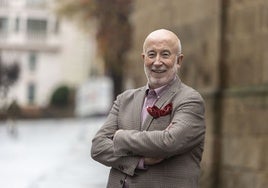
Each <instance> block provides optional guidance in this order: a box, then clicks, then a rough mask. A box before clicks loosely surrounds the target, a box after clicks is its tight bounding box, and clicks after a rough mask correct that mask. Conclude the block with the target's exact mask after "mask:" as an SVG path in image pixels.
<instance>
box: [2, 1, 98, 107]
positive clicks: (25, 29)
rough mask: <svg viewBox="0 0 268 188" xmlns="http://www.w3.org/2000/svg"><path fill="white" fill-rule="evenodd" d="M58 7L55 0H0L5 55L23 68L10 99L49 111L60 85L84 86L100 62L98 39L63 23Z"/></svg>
mask: <svg viewBox="0 0 268 188" xmlns="http://www.w3.org/2000/svg"><path fill="white" fill-rule="evenodd" d="M55 1H56V0H55ZM52 7H53V0H50V1H49V0H0V54H1V56H2V60H3V61H4V62H6V63H13V62H14V61H16V62H18V63H19V65H20V77H19V80H18V82H17V83H16V84H15V85H14V86H12V87H11V90H10V92H9V98H16V99H17V101H18V103H19V105H21V106H29V105H30V106H32V105H33V106H39V107H44V106H46V105H47V104H48V103H49V100H50V97H51V94H52V92H53V91H54V89H55V88H56V87H58V86H59V85H61V84H66V85H69V86H71V87H76V86H77V85H79V84H80V83H82V82H84V81H85V80H87V78H88V76H89V72H90V63H91V62H92V61H93V60H94V58H95V39H94V37H93V35H92V34H86V33H83V32H82V31H80V30H79V28H77V26H76V25H75V24H72V23H71V22H67V21H66V20H59V19H58V18H57V17H56V15H55V14H54V13H53V11H52Z"/></svg>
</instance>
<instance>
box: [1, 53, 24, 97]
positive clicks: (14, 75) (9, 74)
mask: <svg viewBox="0 0 268 188" xmlns="http://www.w3.org/2000/svg"><path fill="white" fill-rule="evenodd" d="M19 73H20V67H19V65H18V63H17V62H14V63H13V64H10V65H6V64H4V63H3V62H2V58H1V56H0V95H1V98H5V97H6V96H7V93H8V89H9V87H10V86H11V85H12V84H14V83H15V82H16V81H17V80H18V78H19Z"/></svg>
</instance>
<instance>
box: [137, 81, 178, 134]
mask: <svg viewBox="0 0 268 188" xmlns="http://www.w3.org/2000/svg"><path fill="white" fill-rule="evenodd" d="M180 83H181V81H180V79H179V78H178V77H177V80H175V81H174V82H173V83H172V84H171V85H170V86H169V88H168V89H167V91H166V92H165V93H164V94H163V96H162V97H161V98H160V99H159V100H158V101H157V102H156V103H155V106H157V107H158V108H162V107H164V105H166V104H167V101H169V100H170V99H171V98H172V97H173V96H174V95H175V94H176V92H177V91H178V89H179V87H180ZM152 120H153V117H152V116H150V115H148V116H147V118H146V119H145V121H144V125H143V128H142V130H148V129H149V127H150V125H151V122H152Z"/></svg>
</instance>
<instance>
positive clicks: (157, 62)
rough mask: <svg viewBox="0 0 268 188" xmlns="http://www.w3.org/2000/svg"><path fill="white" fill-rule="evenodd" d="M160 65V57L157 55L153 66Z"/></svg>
mask: <svg viewBox="0 0 268 188" xmlns="http://www.w3.org/2000/svg"><path fill="white" fill-rule="evenodd" d="M162 64H163V63H162V59H161V56H160V55H157V56H156V57H155V61H154V65H156V66H160V65H162Z"/></svg>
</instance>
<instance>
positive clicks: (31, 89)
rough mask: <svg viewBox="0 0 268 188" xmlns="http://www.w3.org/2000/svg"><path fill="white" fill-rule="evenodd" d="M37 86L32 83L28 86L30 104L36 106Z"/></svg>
mask: <svg viewBox="0 0 268 188" xmlns="http://www.w3.org/2000/svg"><path fill="white" fill-rule="evenodd" d="M35 89H36V88H35V84H33V83H30V84H29V85H28V103H29V104H34V101H35Z"/></svg>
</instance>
